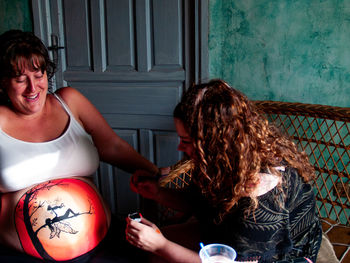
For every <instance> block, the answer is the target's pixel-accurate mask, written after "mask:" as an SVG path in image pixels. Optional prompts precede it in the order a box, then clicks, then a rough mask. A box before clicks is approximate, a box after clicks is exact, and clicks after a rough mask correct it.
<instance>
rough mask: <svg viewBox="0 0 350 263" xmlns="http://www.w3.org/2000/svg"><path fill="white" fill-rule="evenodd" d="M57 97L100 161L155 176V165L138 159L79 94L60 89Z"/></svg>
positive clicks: (143, 159) (68, 88)
mask: <svg viewBox="0 0 350 263" xmlns="http://www.w3.org/2000/svg"><path fill="white" fill-rule="evenodd" d="M57 93H58V94H59V95H60V96H61V97H62V99H63V100H64V101H65V102H66V104H67V105H68V107H69V108H70V110H71V111H72V113H73V115H74V117H75V118H76V119H77V120H78V121H79V122H80V123H81V125H82V126H83V127H84V129H85V130H86V132H87V133H89V134H90V135H91V137H92V139H93V141H94V144H95V146H96V148H97V150H98V153H99V156H100V159H101V160H102V161H104V162H107V163H110V164H112V165H115V166H117V167H119V168H121V169H123V170H125V171H127V172H131V173H132V172H135V171H136V170H138V169H143V170H147V171H149V172H151V173H153V174H156V173H157V172H158V168H157V167H156V166H155V165H154V164H152V163H151V162H150V161H148V160H147V159H146V158H144V157H143V156H141V155H140V154H139V153H138V152H137V151H136V150H135V149H134V148H133V147H131V145H129V144H128V143H127V142H126V141H124V140H123V139H122V138H120V137H119V136H118V135H117V134H116V133H115V132H114V131H113V129H112V128H111V127H110V126H109V124H108V123H107V121H106V120H105V119H104V118H103V116H102V115H101V113H100V112H99V111H98V110H97V109H96V107H95V106H94V105H93V104H92V103H91V102H90V101H89V100H88V99H87V98H86V97H85V96H84V95H82V94H81V93H80V92H79V91H77V90H76V89H73V88H71V87H65V88H61V89H59V90H58V91H57Z"/></svg>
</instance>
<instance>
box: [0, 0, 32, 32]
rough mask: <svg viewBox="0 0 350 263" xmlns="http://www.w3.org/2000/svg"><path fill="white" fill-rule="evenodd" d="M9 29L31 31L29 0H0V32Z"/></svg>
mask: <svg viewBox="0 0 350 263" xmlns="http://www.w3.org/2000/svg"><path fill="white" fill-rule="evenodd" d="M9 29H21V30H23V31H33V25H32V13H31V6H30V0H0V34H2V33H4V32H5V31H7V30H9Z"/></svg>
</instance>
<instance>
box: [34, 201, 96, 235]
mask: <svg viewBox="0 0 350 263" xmlns="http://www.w3.org/2000/svg"><path fill="white" fill-rule="evenodd" d="M63 207H65V205H64V203H61V204H60V205H56V206H51V205H48V207H47V211H50V213H53V214H54V215H55V217H54V218H46V220H45V225H42V226H41V227H40V228H39V229H38V230H37V231H36V233H38V232H39V231H40V229H42V228H44V227H46V226H48V227H49V229H50V231H51V232H50V239H52V238H54V237H55V236H56V237H57V238H60V234H61V232H65V233H68V234H76V233H78V232H79V231H77V230H74V229H73V228H72V227H71V226H70V224H69V222H62V221H64V220H68V219H70V218H73V217H76V216H80V215H83V214H92V212H91V206H90V210H89V211H88V212H83V213H75V212H74V211H73V210H72V209H70V208H68V209H67V210H66V212H65V213H64V214H63V215H60V216H59V215H58V214H57V213H56V210H57V209H61V208H63Z"/></svg>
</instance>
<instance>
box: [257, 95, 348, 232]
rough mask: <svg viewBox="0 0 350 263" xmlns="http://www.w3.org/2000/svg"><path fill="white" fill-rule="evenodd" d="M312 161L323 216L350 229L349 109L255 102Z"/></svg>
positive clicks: (317, 198)
mask: <svg viewBox="0 0 350 263" xmlns="http://www.w3.org/2000/svg"><path fill="white" fill-rule="evenodd" d="M255 104H256V106H257V107H258V108H259V109H260V110H261V111H262V113H264V114H265V115H266V116H267V118H268V119H269V120H270V121H272V122H273V123H275V125H277V127H279V128H280V129H281V131H282V132H285V133H287V134H288V135H289V136H290V137H291V138H292V139H293V140H294V141H295V143H296V144H297V145H298V147H300V149H301V150H303V151H305V152H306V153H307V154H308V155H309V158H310V162H311V163H312V164H313V165H314V167H315V170H316V180H315V185H314V186H315V193H316V200H317V209H318V212H319V214H320V216H321V217H326V218H329V219H332V220H334V221H337V222H338V223H341V224H344V225H348V226H350V219H349V217H350V175H349V173H350V108H340V107H330V106H325V105H310V104H302V103H287V102H273V101H255Z"/></svg>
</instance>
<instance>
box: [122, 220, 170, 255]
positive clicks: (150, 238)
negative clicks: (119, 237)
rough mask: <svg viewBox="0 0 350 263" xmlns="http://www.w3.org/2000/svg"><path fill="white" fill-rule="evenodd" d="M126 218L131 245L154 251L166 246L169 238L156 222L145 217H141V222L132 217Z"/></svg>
mask: <svg viewBox="0 0 350 263" xmlns="http://www.w3.org/2000/svg"><path fill="white" fill-rule="evenodd" d="M126 220H127V226H126V229H125V234H126V240H127V241H128V242H129V243H130V244H131V245H133V246H136V247H138V248H140V249H143V250H146V251H149V252H152V253H157V252H159V251H160V250H162V248H164V247H165V244H166V242H167V241H168V240H167V239H166V238H165V237H164V236H163V234H162V233H161V232H160V230H159V228H158V227H157V226H156V225H155V224H153V223H152V222H150V221H148V220H147V219H145V218H141V222H137V221H134V220H131V219H130V218H127V219H126Z"/></svg>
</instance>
